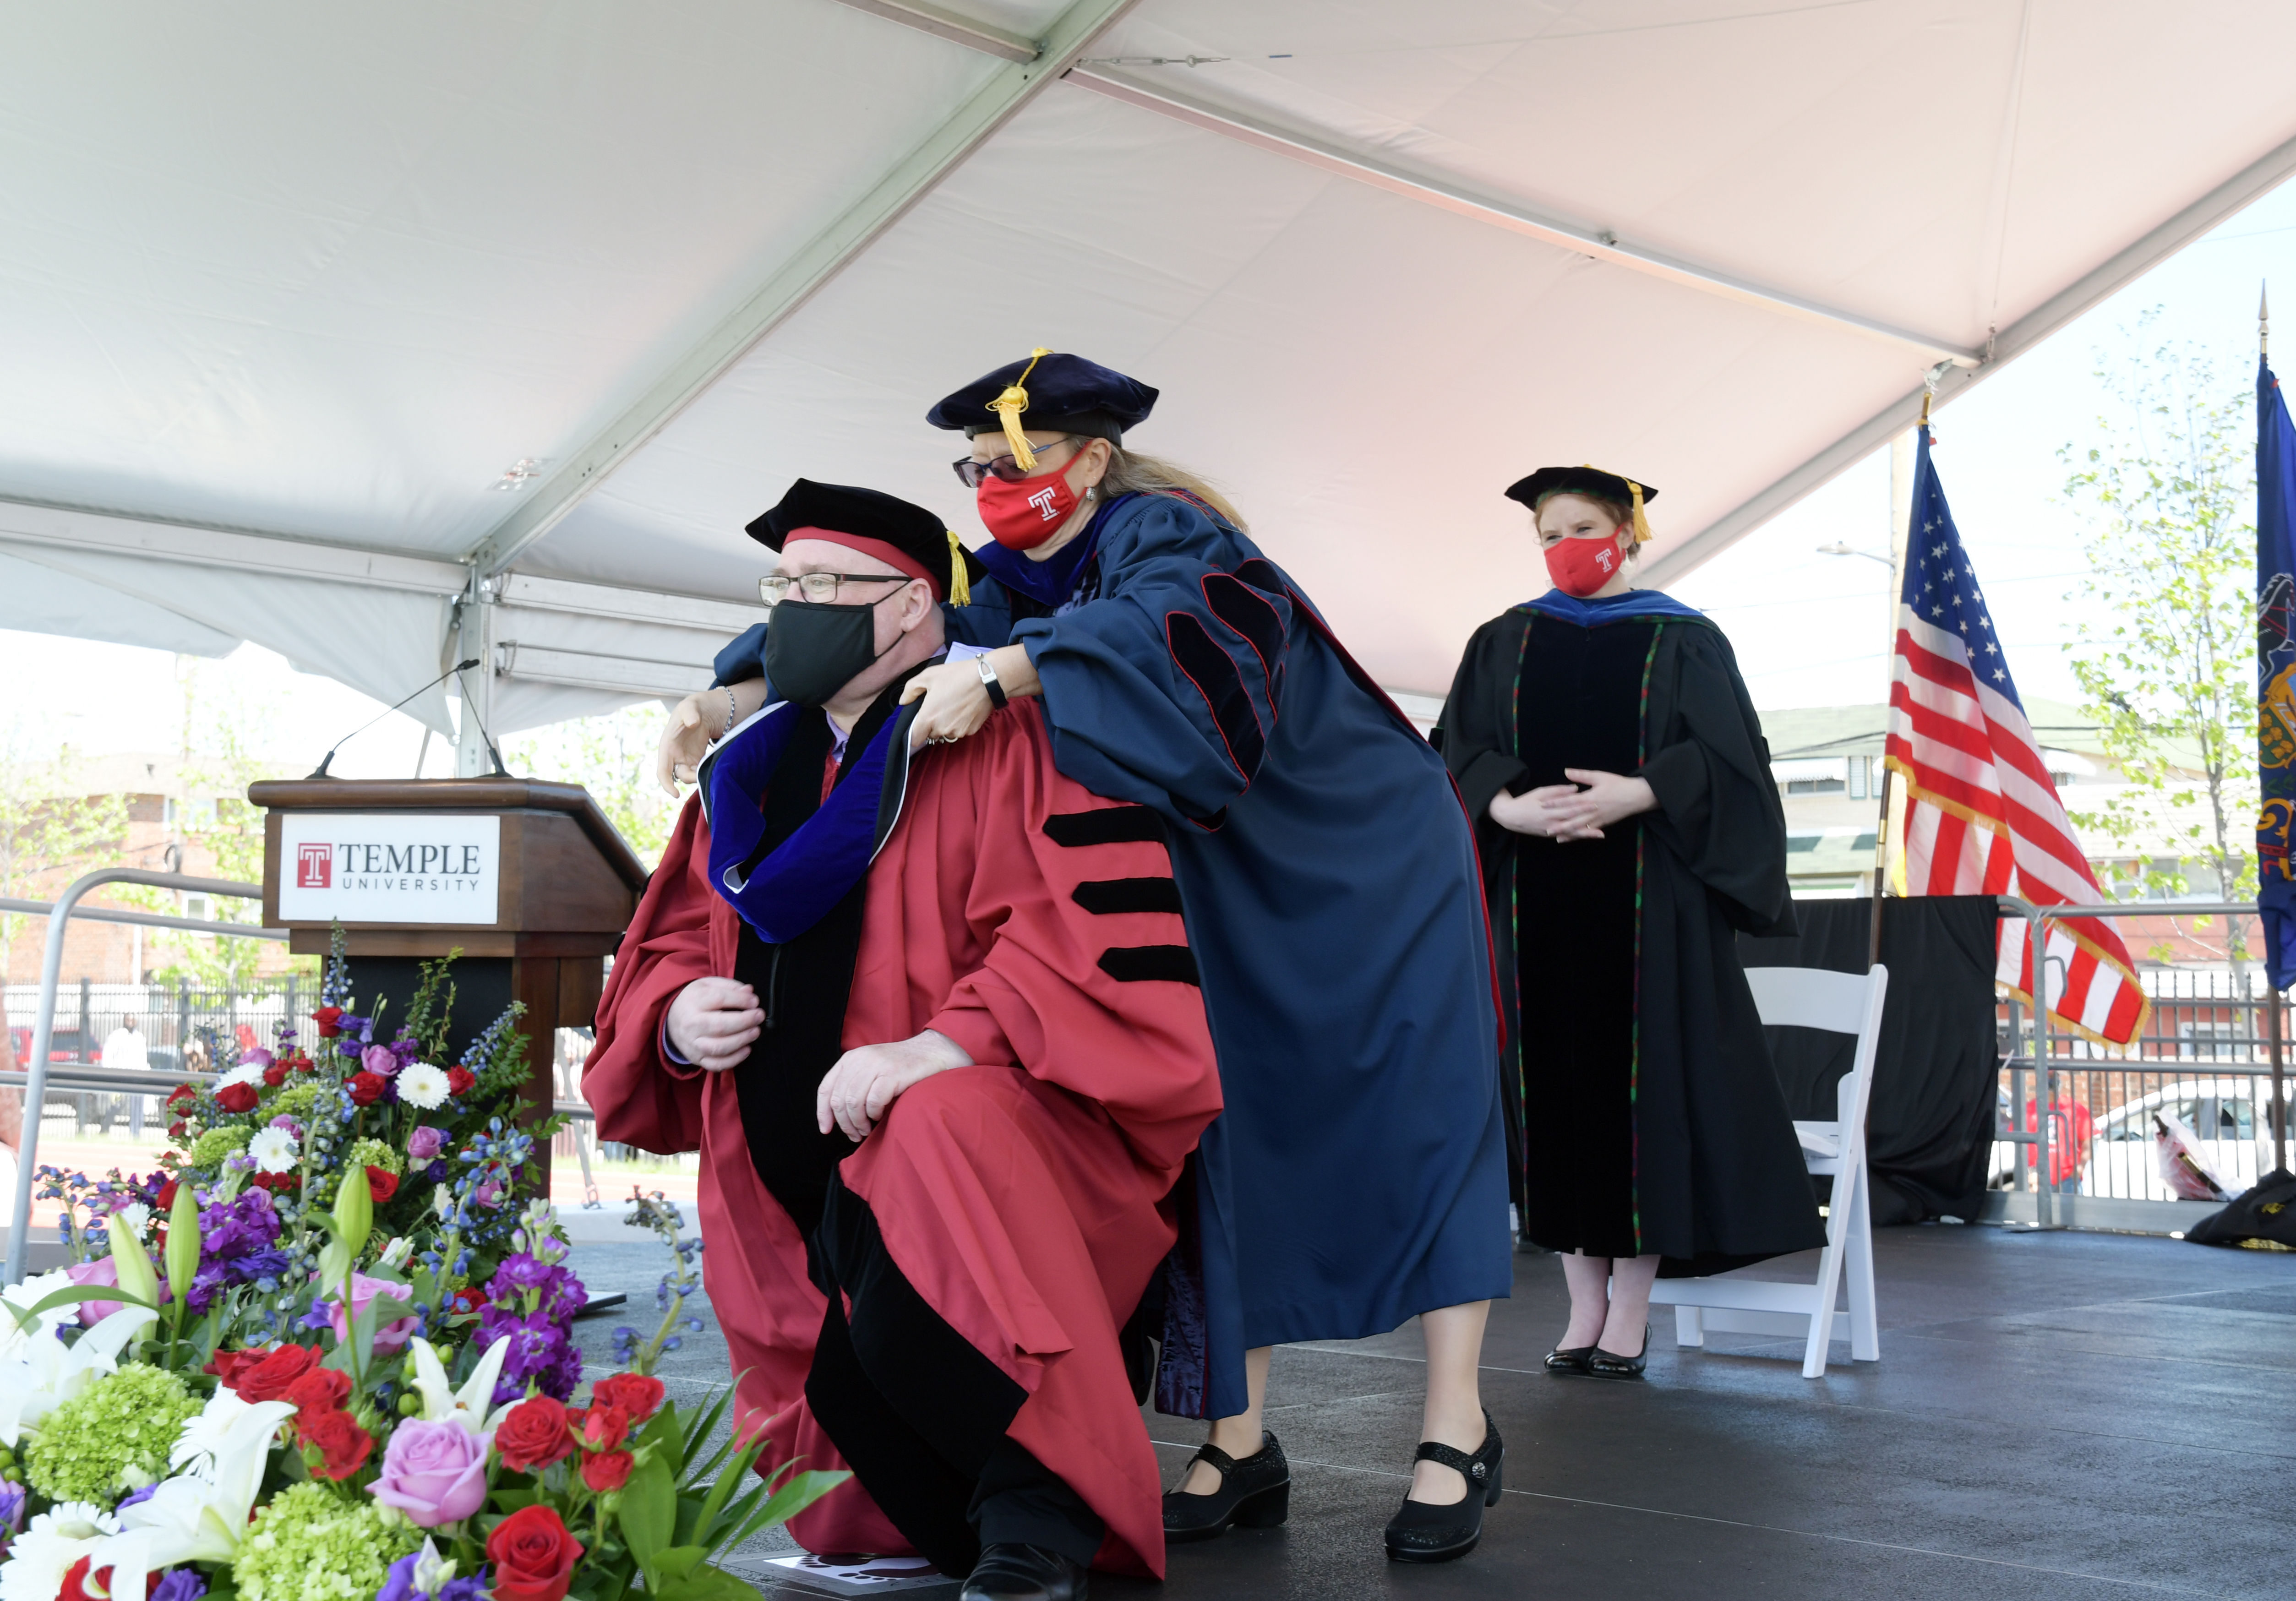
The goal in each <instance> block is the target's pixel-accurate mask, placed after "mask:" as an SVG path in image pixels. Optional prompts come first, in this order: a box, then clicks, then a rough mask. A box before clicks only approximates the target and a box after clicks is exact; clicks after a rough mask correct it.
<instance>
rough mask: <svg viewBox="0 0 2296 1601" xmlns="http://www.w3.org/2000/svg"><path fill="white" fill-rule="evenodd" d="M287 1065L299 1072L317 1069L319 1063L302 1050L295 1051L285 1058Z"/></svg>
mask: <svg viewBox="0 0 2296 1601" xmlns="http://www.w3.org/2000/svg"><path fill="white" fill-rule="evenodd" d="M287 1065H288V1066H289V1067H291V1068H293V1069H294V1070H295V1071H297V1072H299V1073H307V1072H313V1071H317V1069H318V1065H319V1064H318V1063H316V1062H314V1061H312V1060H311V1058H310V1057H309V1056H308V1055H306V1054H305V1053H304V1052H302V1051H297V1052H296V1053H295V1054H294V1055H291V1056H290V1057H288V1058H287Z"/></svg>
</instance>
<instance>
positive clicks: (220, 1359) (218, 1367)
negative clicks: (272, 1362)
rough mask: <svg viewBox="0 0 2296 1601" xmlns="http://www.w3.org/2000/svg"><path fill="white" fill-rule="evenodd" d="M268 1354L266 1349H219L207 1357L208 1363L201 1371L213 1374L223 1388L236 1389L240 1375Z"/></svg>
mask: <svg viewBox="0 0 2296 1601" xmlns="http://www.w3.org/2000/svg"><path fill="white" fill-rule="evenodd" d="M270 1354H271V1353H270V1352H269V1351H217V1352H216V1353H215V1355H213V1356H211V1357H209V1359H208V1365H207V1366H206V1367H203V1368H201V1372H202V1373H212V1374H213V1375H216V1382H217V1383H219V1384H221V1385H222V1386H223V1387H224V1388H225V1389H226V1390H236V1389H238V1388H239V1381H240V1378H241V1376H242V1375H244V1374H245V1373H246V1372H247V1371H248V1370H249V1369H250V1368H251V1367H256V1366H257V1365H258V1364H259V1363H260V1362H261V1361H262V1360H263V1359H264V1358H266V1357H267V1356H269V1355H270Z"/></svg>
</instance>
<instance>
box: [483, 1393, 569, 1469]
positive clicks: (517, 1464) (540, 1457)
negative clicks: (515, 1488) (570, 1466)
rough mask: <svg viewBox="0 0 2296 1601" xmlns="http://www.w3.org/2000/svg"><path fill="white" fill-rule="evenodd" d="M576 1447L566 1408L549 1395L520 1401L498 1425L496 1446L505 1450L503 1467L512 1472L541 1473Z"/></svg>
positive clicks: (503, 1451) (503, 1452) (505, 1414)
mask: <svg viewBox="0 0 2296 1601" xmlns="http://www.w3.org/2000/svg"><path fill="white" fill-rule="evenodd" d="M495 1449H496V1450H497V1451H500V1452H501V1453H502V1460H503V1466H504V1467H506V1468H509V1469H510V1470H511V1471H512V1473H519V1474H537V1473H540V1472H541V1471H542V1470H543V1469H544V1468H545V1467H548V1466H550V1465H551V1464H552V1463H553V1462H562V1461H563V1460H565V1457H566V1453H567V1452H569V1451H570V1450H572V1449H574V1436H573V1435H572V1434H571V1433H569V1432H568V1430H567V1426H566V1408H564V1407H562V1406H560V1405H559V1404H558V1403H557V1402H556V1401H554V1400H551V1399H550V1398H549V1397H548V1396H546V1395H537V1396H535V1397H534V1398H533V1399H532V1400H522V1401H521V1402H519V1403H518V1405H516V1406H515V1407H512V1408H511V1409H510V1410H509V1411H508V1412H506V1413H504V1415H503V1420H502V1422H501V1423H499V1424H496V1427H495Z"/></svg>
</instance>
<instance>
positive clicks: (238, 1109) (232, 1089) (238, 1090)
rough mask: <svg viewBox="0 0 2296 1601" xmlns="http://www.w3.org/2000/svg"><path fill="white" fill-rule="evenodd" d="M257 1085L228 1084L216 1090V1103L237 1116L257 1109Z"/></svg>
mask: <svg viewBox="0 0 2296 1601" xmlns="http://www.w3.org/2000/svg"><path fill="white" fill-rule="evenodd" d="M255 1101H256V1096H255V1086H254V1085H252V1084H226V1085H225V1086H224V1087H223V1088H221V1089H218V1090H217V1091H216V1104H217V1105H218V1106H220V1107H222V1108H223V1109H224V1110H225V1112H230V1113H231V1114H232V1115H233V1116H234V1117H237V1116H239V1115H241V1114H242V1113H245V1112H252V1111H254V1110H255Z"/></svg>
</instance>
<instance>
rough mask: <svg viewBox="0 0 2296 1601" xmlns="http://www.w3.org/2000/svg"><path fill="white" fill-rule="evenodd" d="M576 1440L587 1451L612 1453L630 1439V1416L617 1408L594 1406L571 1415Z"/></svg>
mask: <svg viewBox="0 0 2296 1601" xmlns="http://www.w3.org/2000/svg"><path fill="white" fill-rule="evenodd" d="M569 1416H571V1417H572V1418H573V1419H574V1434H575V1438H577V1439H578V1440H579V1441H581V1442H582V1449H584V1450H586V1451H611V1450H612V1449H614V1448H615V1447H616V1446H619V1444H621V1443H622V1441H624V1440H626V1439H627V1438H628V1437H629V1433H630V1415H629V1414H628V1413H627V1412H626V1411H624V1410H623V1409H622V1408H619V1407H616V1406H604V1407H599V1406H593V1407H591V1408H589V1409H588V1410H587V1411H578V1412H573V1413H570V1415H569Z"/></svg>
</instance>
